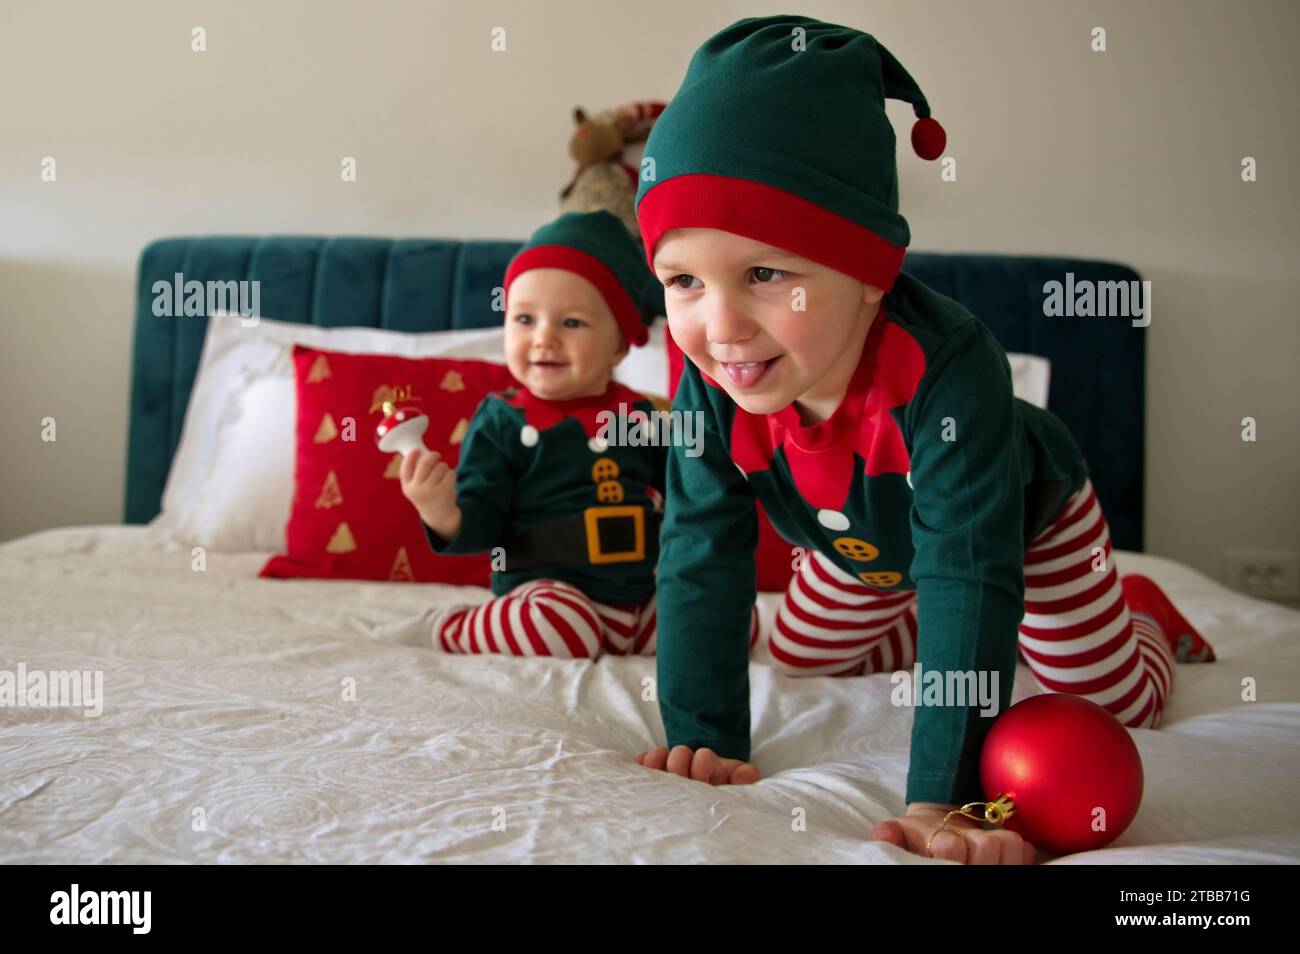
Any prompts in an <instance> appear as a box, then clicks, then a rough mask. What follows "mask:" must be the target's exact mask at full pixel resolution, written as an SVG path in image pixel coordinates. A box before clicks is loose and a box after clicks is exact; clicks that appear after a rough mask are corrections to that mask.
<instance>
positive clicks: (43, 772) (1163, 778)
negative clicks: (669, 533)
mask: <svg viewBox="0 0 1300 954" xmlns="http://www.w3.org/2000/svg"><path fill="white" fill-rule="evenodd" d="M1116 557H1117V562H1118V564H1119V566H1120V569H1121V570H1122V571H1125V572H1127V571H1141V572H1144V573H1146V574H1148V575H1149V576H1151V577H1152V578H1153V579H1155V580H1157V581H1158V582H1159V583H1160V584H1161V585H1162V586H1163V587H1165V589H1166V590H1167V592H1168V593H1169V594H1170V595H1171V597H1172V598H1173V599H1174V600H1175V602H1176V603H1177V604H1178V605H1179V607H1180V609H1182V610H1183V612H1184V614H1185V615H1186V616H1187V617H1188V618H1189V619H1190V620H1191V621H1192V622H1193V623H1194V624H1195V625H1197V626H1198V627H1199V628H1201V630H1202V632H1203V633H1204V634H1205V635H1206V637H1207V638H1208V639H1210V641H1211V642H1212V643H1213V645H1214V646H1215V649H1216V651H1217V653H1218V654H1219V661H1218V662H1216V663H1212V664H1208V665H1207V664H1197V665H1184V666H1179V667H1178V674H1177V682H1176V685H1175V690H1174V694H1173V696H1172V698H1171V700H1170V702H1169V705H1168V707H1167V709H1166V716H1165V722H1164V724H1163V725H1162V727H1161V728H1159V729H1157V730H1134V731H1133V735H1134V737H1135V739H1136V740H1137V744H1138V747H1139V748H1140V750H1141V753H1142V758H1143V760H1144V763H1145V767H1146V794H1145V799H1144V802H1143V806H1142V810H1141V813H1140V814H1139V816H1138V818H1137V820H1136V822H1135V823H1134V824H1133V826H1132V827H1131V828H1130V829H1129V830H1128V831H1127V832H1126V833H1125V834H1124V835H1122V836H1121V837H1120V839H1119V840H1118V841H1117V842H1116V843H1115V844H1114V845H1113V846H1112V847H1110V848H1108V849H1106V850H1105V851H1101V852H1090V853H1086V854H1079V855H1072V856H1067V857H1065V858H1060V859H1056V861H1055V863H1070V862H1088V863H1098V862H1113V863H1147V862H1156V863H1188V862H1193V863H1200V862H1296V861H1298V860H1300V809H1298V808H1297V806H1298V805H1300V613H1297V612H1294V611H1290V610H1286V609H1283V608H1281V607H1279V606H1277V605H1275V604H1271V603H1267V602H1262V601H1257V600H1252V599H1249V598H1247V597H1244V596H1241V595H1238V594H1235V593H1233V592H1231V591H1229V590H1227V589H1226V588H1224V587H1222V586H1221V585H1219V584H1218V583H1215V582H1213V581H1211V580H1210V579H1208V578H1206V577H1204V576H1202V575H1200V574H1199V573H1196V572H1195V571H1193V570H1191V569H1190V568H1187V567H1185V566H1182V565H1180V564H1178V563H1174V562H1171V561H1169V560H1164V559H1160V558H1156V557H1151V556H1146V555H1142V554H1135V553H1128V552H1123V551H1120V552H1118V553H1117V554H1116ZM264 559H265V555H260V554H240V555H234V556H227V555H222V554H209V555H208V558H207V569H206V571H205V572H194V571H193V570H192V569H191V566H190V563H191V558H190V554H189V551H188V550H184V549H181V548H179V547H175V546H173V545H170V544H168V543H167V542H166V541H165V540H163V539H162V538H160V537H159V536H158V534H157V532H156V531H154V530H151V529H149V528H142V527H121V526H96V527H72V528H63V529H59V530H51V531H46V532H43V533H39V534H35V535H32V536H29V537H25V538H22V539H19V540H15V541H11V542H9V543H6V544H4V545H2V546H0V669H7V670H10V671H15V670H16V669H17V667H18V665H19V664H20V663H23V664H25V665H26V667H27V669H28V671H32V670H47V671H48V670H67V669H81V670H87V669H88V670H102V671H103V672H104V674H105V677H104V678H105V686H104V693H105V705H104V712H103V715H102V716H100V717H99V718H87V717H85V716H83V715H82V714H81V712H80V711H78V710H69V709H52V708H45V709H41V708H0V862H4V863H14V862H77V863H100V862H134V863H147V862H164V863H166V862H201V861H240V862H275V861H307V862H381V861H382V862H418V861H458V862H505V861H534V862H587V861H623V862H878V863H920V864H927V863H934V862H930V861H928V860H927V859H921V858H918V857H916V856H913V855H909V854H907V853H905V852H902V851H900V850H898V849H895V848H892V847H890V846H886V845H882V844H878V843H874V842H871V841H869V840H867V833H868V832H869V831H870V829H871V827H872V826H873V825H874V824H875V823H876V822H877V821H879V820H880V819H882V818H885V817H889V816H891V815H894V814H897V813H900V812H901V811H902V810H903V808H904V805H903V801H902V799H903V792H904V788H905V780H906V772H907V743H908V738H909V732H910V727H911V710H909V709H905V708H903V709H900V708H895V707H893V706H891V705H890V703H889V692H890V689H891V688H892V687H891V684H890V682H889V677H888V675H883V674H882V675H876V676H870V677H865V678H856V679H830V678H815V679H800V680H795V679H789V678H785V677H782V676H778V675H775V674H774V673H773V671H772V670H771V669H770V667H769V666H767V665H766V664H765V663H764V662H762V661H761V660H762V656H760V657H756V661H755V663H754V665H753V666H752V667H751V680H752V706H753V713H754V761H755V762H756V764H757V765H758V767H759V769H760V770H761V771H762V772H763V775H764V779H763V781H762V782H760V783H759V784H757V785H752V786H737V787H720V788H713V787H709V786H707V785H703V784H699V783H695V782H690V781H686V780H684V779H680V778H677V777H675V776H670V775H668V774H666V773H661V772H650V771H648V770H646V769H643V768H641V767H640V766H638V765H636V764H635V763H634V762H633V761H632V757H633V756H634V755H635V754H636V753H637V752H640V751H642V750H644V749H645V748H647V747H648V746H649V745H651V744H652V743H655V742H657V741H661V740H662V726H661V723H660V721H659V713H658V708H657V706H656V705H655V704H654V703H653V702H643V701H642V682H643V680H644V679H646V678H647V677H650V676H653V675H654V660H653V659H621V658H613V659H602V660H601V661H599V662H597V663H590V662H573V661H557V660H543V659H506V658H490V657H448V656H444V655H441V654H440V653H437V652H435V651H433V650H426V649H421V648H415V647H411V646H406V645H401V644H397V643H394V642H392V641H391V639H390V637H385V636H383V634H384V633H389V634H390V636H391V632H392V627H391V626H390V627H388V628H387V629H385V628H384V624H393V623H395V622H398V621H400V620H402V619H404V618H410V617H412V616H413V615H414V614H417V613H419V612H420V611H421V610H422V609H424V608H425V607H427V606H428V605H430V603H431V602H432V601H434V600H444V601H445V600H448V599H456V598H459V599H460V600H468V601H474V600H478V599H482V598H485V597H486V596H487V591H486V590H477V589H456V588H452V587H439V586H418V585H410V584H389V583H359V582H358V583H353V582H321V581H286V580H259V579H257V578H256V577H255V573H256V571H257V569H258V568H259V567H260V566H261V564H262V562H263V560H264ZM777 599H779V597H778V595H776V594H770V595H765V596H764V597H763V609H764V622H765V625H766V623H767V622H768V621H769V620H770V617H771V614H772V611H773V610H774V607H775V603H776V601H777ZM377 632H378V634H379V638H376V634H377ZM385 639H389V640H390V641H384V640H385ZM1245 676H1252V677H1254V678H1255V679H1256V680H1257V681H1258V686H1259V700H1258V701H1256V702H1252V703H1245V702H1242V701H1241V698H1240V697H1241V680H1242V679H1243V677H1245ZM350 685H355V701H347V700H345V698H344V692H345V689H346V688H347V687H348V686H350ZM1033 691H1035V689H1034V688H1033V683H1032V679H1031V677H1030V676H1029V673H1028V670H1026V669H1024V668H1023V667H1022V668H1021V670H1020V673H1019V676H1018V678H1017V684H1016V698H1017V699H1019V698H1022V697H1023V696H1025V695H1027V694H1030V693H1032V692H1033ZM800 808H801V809H803V810H804V812H805V814H806V819H807V830H805V831H796V830H794V826H792V820H793V818H794V813H795V811H796V809H800Z"/></svg>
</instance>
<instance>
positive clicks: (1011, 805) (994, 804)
mask: <svg viewBox="0 0 1300 954" xmlns="http://www.w3.org/2000/svg"><path fill="white" fill-rule="evenodd" d="M976 808H982V809H984V817H982V818H981V817H980V816H979V815H976V814H975V813H974V810H975V809H976ZM1015 813H1016V803H1015V802H1014V801H1012V799H1011V796H1009V795H999V796H998V797H997V798H995V799H993V801H991V802H967V803H966V804H965V805H963V806H962V807H961V808H954V809H953V810H952V811H950V812H949V813H948V814H946V815H944V816H943V824H942V825H940V826H939V827H938V829H937V830H936V831H935V833H934V834H933V835H931V836H930V837H929V838H928V839H927V840H926V842H925V852H926V854H928V855H930V857H934V855H933V854H931V848H930V846H931V845H933V844H934V839H935V837H936V836H937V835H938V834H939V832H941V831H943V830H944V829H945V828H947V827H948V819H950V818H952V816H953V815H961V816H962V817H963V818H969V819H970V820H971V821H977V822H988V823H989V824H990V825H1005V824H1006V822H1007V819H1008V818H1010V817H1011V816H1012V815H1014V814H1015Z"/></svg>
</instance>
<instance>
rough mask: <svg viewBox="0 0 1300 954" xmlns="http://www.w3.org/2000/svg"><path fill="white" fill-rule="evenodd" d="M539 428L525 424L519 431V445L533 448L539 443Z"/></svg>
mask: <svg viewBox="0 0 1300 954" xmlns="http://www.w3.org/2000/svg"><path fill="white" fill-rule="evenodd" d="M537 436H538V435H537V428H535V427H533V425H531V424H525V425H524V426H523V428H522V429H520V431H519V443H521V444H523V445H524V446H525V447H532V446H533V445H534V444H536V443H537Z"/></svg>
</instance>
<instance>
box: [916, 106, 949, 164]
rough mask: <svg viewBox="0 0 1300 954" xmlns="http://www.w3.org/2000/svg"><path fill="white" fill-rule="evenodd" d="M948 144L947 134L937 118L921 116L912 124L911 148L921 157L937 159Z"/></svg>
mask: <svg viewBox="0 0 1300 954" xmlns="http://www.w3.org/2000/svg"><path fill="white" fill-rule="evenodd" d="M946 145H948V134H947V133H946V132H944V129H943V127H942V126H940V125H939V121H938V120H937V119H931V118H930V117H929V116H922V117H921V118H920V119H918V120H917V121H916V122H915V123H914V124H913V125H912V148H913V149H914V150H916V154H917V155H918V156H920V157H921V158H922V159H938V158H939V157H940V156H942V155H943V147H944V146H946Z"/></svg>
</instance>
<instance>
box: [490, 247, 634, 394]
mask: <svg viewBox="0 0 1300 954" xmlns="http://www.w3.org/2000/svg"><path fill="white" fill-rule="evenodd" d="M506 297H507V301H506V323H505V328H506V364H507V366H509V368H510V373H511V374H513V375H514V376H515V380H517V381H518V382H519V383H520V384H522V385H523V386H524V387H526V388H528V390H529V391H531V392H533V394H535V395H536V396H537V397H539V398H543V399H544V400H550V401H563V400H567V399H569V398H577V397H588V396H591V395H599V394H603V393H605V389H606V388H607V387H609V379H610V375H611V374H612V373H613V370H614V367H615V365H617V364H618V363H619V362H620V361H621V360H623V356H624V355H626V354H627V347H626V345H624V343H623V333H622V332H621V331H620V330H619V327H618V322H617V321H615V320H614V315H613V313H612V312H611V311H610V310H609V306H608V305H606V304H605V299H604V298H602V297H601V295H600V292H598V291H597V290H596V286H595V285H593V284H591V282H589V281H587V280H586V279H585V278H583V277H582V276H580V275H576V274H574V273H573V272H570V271H567V270H565V269H561V268H533V269H529V270H528V271H526V272H524V273H523V274H522V275H520V276H519V277H518V278H516V279H515V280H514V281H513V282H512V283H511V284H510V291H509V294H508V295H507V296H506Z"/></svg>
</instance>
